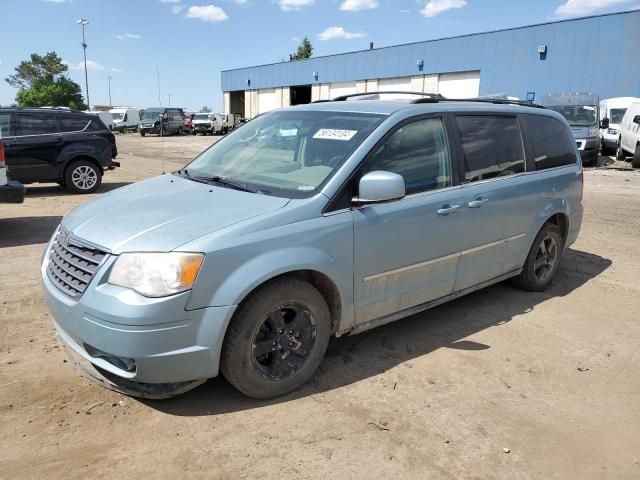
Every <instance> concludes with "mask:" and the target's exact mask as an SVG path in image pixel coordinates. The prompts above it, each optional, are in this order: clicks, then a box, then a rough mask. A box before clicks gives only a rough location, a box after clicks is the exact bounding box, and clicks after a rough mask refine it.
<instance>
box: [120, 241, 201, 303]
mask: <svg viewBox="0 0 640 480" xmlns="http://www.w3.org/2000/svg"><path fill="white" fill-rule="evenodd" d="M203 259H204V255H203V254H201V253H179V252H169V253H123V254H122V255H120V256H119V257H118V259H117V260H116V263H115V265H114V266H113V268H112V269H111V273H110V274H109V280H108V281H109V283H110V284H112V285H118V286H120V287H125V288H130V289H131V290H135V291H136V292H138V293H139V294H140V295H144V296H145V297H166V296H168V295H174V294H176V293H180V292H184V291H185V290H189V289H190V288H191V287H192V286H193V282H195V280H196V276H197V275H198V271H199V270H200V265H202V260H203Z"/></svg>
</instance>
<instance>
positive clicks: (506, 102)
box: [411, 97, 545, 108]
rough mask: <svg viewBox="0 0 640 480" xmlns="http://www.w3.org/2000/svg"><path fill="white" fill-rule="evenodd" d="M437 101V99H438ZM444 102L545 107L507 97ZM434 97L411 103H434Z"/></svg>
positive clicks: (452, 99)
mask: <svg viewBox="0 0 640 480" xmlns="http://www.w3.org/2000/svg"><path fill="white" fill-rule="evenodd" d="M436 101H437V100H436ZM439 101H442V102H478V103H493V104H497V105H520V106H522V107H532V108H545V107H544V106H542V105H539V104H537V103H533V102H528V101H526V100H509V99H506V98H444V97H442V98H441V99H439ZM433 102H434V100H433V99H426V98H418V99H416V100H413V101H412V102H411V103H433Z"/></svg>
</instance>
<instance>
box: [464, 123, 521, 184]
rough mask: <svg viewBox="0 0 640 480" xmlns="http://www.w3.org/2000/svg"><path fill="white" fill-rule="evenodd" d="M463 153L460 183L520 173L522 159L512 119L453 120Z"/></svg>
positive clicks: (518, 130) (517, 130)
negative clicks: (462, 175)
mask: <svg viewBox="0 0 640 480" xmlns="http://www.w3.org/2000/svg"><path fill="white" fill-rule="evenodd" d="M456 123H457V124H458V130H459V132H460V140H461V142H462V150H463V153H464V179H463V181H464V182H477V181H479V180H486V179H489V178H495V177H502V176H506V175H513V174H515V173H520V172H524V170H525V156H524V149H523V145H522V135H521V133H520V127H519V126H518V121H517V119H516V118H515V117H505V116H492V115H469V116H464V115H460V116H456Z"/></svg>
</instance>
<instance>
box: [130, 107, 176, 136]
mask: <svg viewBox="0 0 640 480" xmlns="http://www.w3.org/2000/svg"><path fill="white" fill-rule="evenodd" d="M161 119H162V124H161V123H160V120H161ZM184 130H186V128H185V126H184V111H183V110H182V109H181V108H171V107H154V108H147V109H145V111H144V113H143V114H142V118H141V119H140V126H139V127H138V131H139V132H140V135H141V136H143V137H144V136H145V135H146V134H147V133H157V134H158V135H172V134H174V133H177V134H179V135H182V132H183V131H184Z"/></svg>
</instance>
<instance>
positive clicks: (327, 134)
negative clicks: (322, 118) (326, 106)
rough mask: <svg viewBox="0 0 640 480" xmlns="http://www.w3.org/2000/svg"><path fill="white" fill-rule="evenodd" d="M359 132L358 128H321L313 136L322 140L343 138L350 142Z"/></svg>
mask: <svg viewBox="0 0 640 480" xmlns="http://www.w3.org/2000/svg"><path fill="white" fill-rule="evenodd" d="M356 133H358V131H357V130H337V129H335V128H321V129H320V130H318V131H317V132H316V134H315V135H314V136H313V138H318V139H321V140H343V141H345V142H348V141H349V140H351V139H352V138H353V136H354V135H355V134H356Z"/></svg>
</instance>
